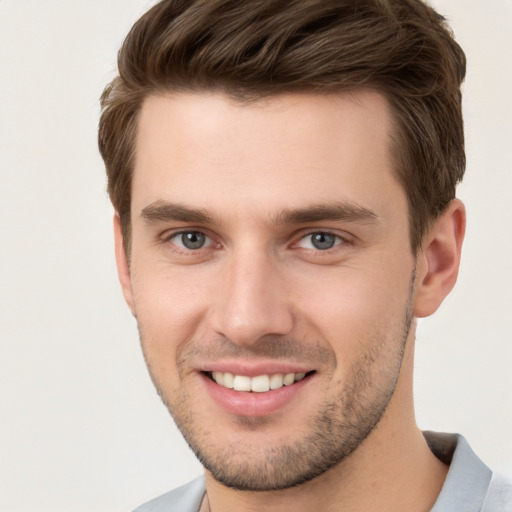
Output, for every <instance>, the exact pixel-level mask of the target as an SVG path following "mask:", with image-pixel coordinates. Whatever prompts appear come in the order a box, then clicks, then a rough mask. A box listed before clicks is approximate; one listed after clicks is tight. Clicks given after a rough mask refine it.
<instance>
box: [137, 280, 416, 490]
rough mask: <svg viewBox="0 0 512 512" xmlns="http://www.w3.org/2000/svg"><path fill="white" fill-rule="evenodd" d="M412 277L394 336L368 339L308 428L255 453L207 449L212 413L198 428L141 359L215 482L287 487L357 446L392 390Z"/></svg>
mask: <svg viewBox="0 0 512 512" xmlns="http://www.w3.org/2000/svg"><path fill="white" fill-rule="evenodd" d="M414 279H415V273H413V276H412V279H411V285H410V290H409V295H408V298H407V303H406V305H405V308H404V313H403V316H402V321H401V322H399V325H397V326H396V329H395V331H396V332H395V333H394V335H393V336H390V335H389V332H388V333H380V334H375V335H374V336H373V338H372V339H371V340H365V346H366V347H367V348H366V350H365V351H364V352H363V353H362V354H361V356H360V357H359V358H358V360H357V361H355V362H354V364H353V365H352V367H351V369H350V372H349V376H348V378H347V379H346V383H347V384H346V385H345V386H344V388H343V389H342V390H341V391H340V393H339V394H338V396H336V397H334V398H333V399H331V400H324V401H323V402H320V403H319V406H318V409H317V412H316V414H315V415H314V416H313V417H312V419H311V421H310V426H309V428H308V430H309V433H308V434H305V435H303V436H302V438H301V439H299V440H296V441H294V442H292V443H289V444H286V445H279V446H261V445H260V446H258V447H257V449H255V450H254V453H250V452H249V451H245V447H244V452H243V453H240V452H239V451H238V450H237V446H236V445H229V446H225V447H224V448H223V449H222V450H220V449H218V448H215V447H214V448H212V445H214V443H212V442H211V440H212V439H213V438H214V436H215V425H214V424H215V418H212V421H211V425H210V427H209V429H205V428H204V427H201V426H200V425H198V424H197V421H195V418H194V414H193V412H192V410H191V409H192V408H191V407H190V403H192V402H191V400H192V398H191V397H189V396H188V394H187V393H186V392H183V393H181V394H180V396H179V397H178V398H176V397H172V398H174V399H173V400H170V399H169V398H170V397H169V396H167V395H168V394H167V393H166V392H165V390H164V389H162V388H161V386H159V385H158V381H157V379H156V378H155V376H154V375H153V374H152V372H151V365H150V364H149V361H148V360H147V358H146V362H147V363H148V368H149V370H150V373H151V374H152V378H153V382H154V383H155V386H156V388H157V391H158V393H159V395H160V397H161V398H162V401H163V402H164V404H165V405H166V407H167V408H168V410H169V412H170V413H171V415H172V417H173V418H174V421H175V422H176V425H177V426H178V428H179V429H180V431H181V433H182V435H183V437H184V438H185V440H186V442H187V443H188V445H189V446H190V448H191V449H192V451H193V452H194V453H195V455H196V457H197V458H198V459H199V461H200V462H201V464H202V465H203V466H204V467H205V468H206V469H207V470H208V471H209V472H210V473H211V474H212V475H213V477H214V478H215V479H216V480H217V481H218V482H220V483H221V484H223V485H225V486H226V487H230V488H233V489H237V490H240V491H277V490H284V489H288V488H291V487H294V486H297V485H300V484H303V483H305V482H308V481H310V480H313V479H314V478H316V477H318V476H320V475H322V474H324V473H325V472H327V471H328V470H330V469H331V468H333V467H335V466H337V465H339V464H340V463H341V462H343V461H344V460H345V459H346V458H347V457H348V456H349V455H350V454H352V453H353V452H354V451H355V450H356V449H357V448H358V447H359V446H360V445H361V443H362V442H363V441H364V440H365V439H366V438H367V437H368V436H369V434H370V433H371V432H372V431H373V430H374V429H375V427H376V426H377V425H378V423H379V421H380V420H381V418H382V416H383V414H384V412H385V411H386V408H387V406H388V404H389V402H390V400H391V398H392V396H393V394H394V392H395V388H396V385H397V382H398V378H399V375H400V370H401V366H402V361H403V356H404V353H405V347H406V344H407V340H408V337H409V332H410V329H411V325H412V321H413V314H412V303H413V295H414ZM141 334H142V333H141ZM386 334H387V336H386ZM276 343H278V341H276ZM239 423H240V425H241V426H244V427H245V428H247V431H248V432H251V433H252V432H254V431H258V429H259V428H263V427H264V426H265V423H266V419H265V418H247V419H244V418H240V421H239ZM244 424H245V425H244ZM261 444H264V443H261Z"/></svg>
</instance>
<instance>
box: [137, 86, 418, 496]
mask: <svg viewBox="0 0 512 512" xmlns="http://www.w3.org/2000/svg"><path fill="white" fill-rule="evenodd" d="M391 132H392V128H391V118H390V112H389V108H388V105H387V103H386V101H385V100H384V99H383V97H382V96H380V95H378V94H377V93H371V92H358V93H354V94H344V95H336V96H329V97H326V96H317V95H306V94H303V95H299V94H296V95H284V96H279V97H275V98H272V99H269V100H265V101H259V102H256V103H252V104H248V105H241V104H237V103H234V102H232V101H230V100H228V99H227V98H226V97H225V96H223V95H221V94H191V93H190V94H185V93H179V94H174V95H168V96H164V95H162V96H152V97H150V98H149V99H148V100H147V101H146V103H145V104H144V107H143V110H142V114H141V118H140V122H139V131H138V135H137V147H136V162H135V171H134V180H133V196H132V248H131V262H130V286H129V288H130V289H129V290H128V292H127V297H128V302H129V303H130V305H131V307H132V309H133V311H134V313H135V315H136V317H137V321H138V325H139V329H140V334H141V340H142V347H143V351H144V355H145V358H146V361H147V364H148V367H149V370H150V373H151V375H152V378H153V380H154V383H155V385H156V387H157V389H158V391H159V393H160V394H161V396H162V398H163V400H164V402H165V403H166V404H167V406H168V407H169V410H170V411H171V413H172V415H173V417H174V419H175V421H176V423H177V424H178V426H179V427H180V429H181V430H182V432H183V434H184V436H185V438H186V439H187V441H188V443H189V444H190V445H191V447H192V448H193V450H194V451H195V452H196V454H197V455H198V457H199V458H200V460H201V462H202V463H203V464H204V466H205V467H206V468H207V469H209V470H210V471H211V472H212V473H213V475H214V476H215V477H216V478H217V479H218V480H219V481H221V482H222V483H224V484H225V485H228V486H232V487H235V488H239V489H253V490H256V489H260V490H263V489H267V490H270V489H279V488H286V487H289V486H292V485H295V484H297V483H300V482H303V481H307V480H309V479H311V478H313V477H315V476H317V475H319V474H321V473H322V472H324V471H326V470H327V469H329V468H330V467H332V466H333V465H336V464H337V463H338V462H340V461H341V460H343V459H344V458H345V457H346V456H347V455H348V454H350V453H351V452H353V451H354V450H355V449H356V448H357V447H358V446H359V444H360V443H361V442H362V441H363V440H364V439H365V438H366V437H367V436H368V435H369V434H370V433H372V432H373V429H374V427H375V425H376V424H377V422H378V421H379V419H380V418H381V416H382V414H383V412H384V411H385V409H386V407H387V405H388V403H389V401H390V399H391V398H392V395H393V392H394V389H395V386H396V383H397V380H398V378H399V376H400V370H401V363H402V356H403V351H404V347H405V345H406V343H407V342H408V341H410V338H411V337H412V334H411V333H410V325H411V321H412V314H413V302H414V268H415V259H414V257H413V255H412V253H411V249H410V244H409V237H408V233H409V229H408V228H409V226H408V208H407V200H406V196H405V193H404V191H403V189H402V187H401V186H400V184H399V183H398V181H397V179H396V178H395V175H394V173H393V163H392V160H391V156H390V147H391V140H390V137H391ZM216 381H217V382H216ZM233 386H234V387H235V389H233ZM251 387H252V388H253V390H252V391H249V389H251ZM270 388H275V389H270ZM391 420H392V419H391Z"/></svg>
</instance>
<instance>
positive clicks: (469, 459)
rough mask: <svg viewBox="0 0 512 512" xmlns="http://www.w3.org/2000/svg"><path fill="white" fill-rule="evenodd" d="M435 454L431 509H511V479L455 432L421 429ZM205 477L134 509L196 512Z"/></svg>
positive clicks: (475, 511) (459, 511)
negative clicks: (440, 479)
mask: <svg viewBox="0 0 512 512" xmlns="http://www.w3.org/2000/svg"><path fill="white" fill-rule="evenodd" d="M424 435H425V439H426V441H427V443H428V445H429V447H430V449H431V450H432V452H433V453H434V454H435V455H436V457H437V458H438V459H440V460H442V461H443V462H445V463H446V464H449V465H450V469H449V471H448V475H447V477H446V480H445V482H444V485H443V488H442V489H441V493H440V494H439V496H438V498H437V501H436V502H435V504H434V506H433V508H432V510H431V512H512V483H511V482H508V481H506V480H505V479H503V478H500V477H498V476H496V475H495V474H493V472H492V471H491V470H490V469H489V468H488V467H487V466H486V465H485V464H484V463H483V462H482V461H481V460H480V459H479V458H478V457H477V456H476V455H475V454H474V452H473V450H472V449H471V448H470V446H469V444H468V442H467V441H466V440H465V439H464V437H462V436H461V435H458V434H439V433H435V432H424ZM204 493H205V481H204V477H199V478H196V479H195V480H193V481H192V482H190V483H188V484H186V485H184V486H183V487H179V488H178V489H175V490H174V491H171V492H169V493H167V494H164V495H163V496H160V497H158V498H155V499H154V500H152V501H149V502H147V503H145V504H144V505H141V506H140V507H139V508H137V509H136V510H135V511H134V512H198V510H199V507H200V506H201V502H202V500H203V496H204Z"/></svg>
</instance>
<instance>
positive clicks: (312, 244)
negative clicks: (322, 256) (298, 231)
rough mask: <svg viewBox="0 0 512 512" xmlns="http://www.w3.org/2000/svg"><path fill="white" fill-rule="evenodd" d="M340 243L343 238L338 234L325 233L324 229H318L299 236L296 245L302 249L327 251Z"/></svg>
mask: <svg viewBox="0 0 512 512" xmlns="http://www.w3.org/2000/svg"><path fill="white" fill-rule="evenodd" d="M342 243H343V240H342V239H341V238H340V237H339V236H336V235H333V234H332V233H326V232H325V231H318V232H316V233H310V234H309V235H307V236H305V237H303V238H301V240H300V241H299V243H298V245H299V247H302V248H303V249H316V250H317V251H327V250H329V249H332V248H333V247H334V246H336V245H340V244H342Z"/></svg>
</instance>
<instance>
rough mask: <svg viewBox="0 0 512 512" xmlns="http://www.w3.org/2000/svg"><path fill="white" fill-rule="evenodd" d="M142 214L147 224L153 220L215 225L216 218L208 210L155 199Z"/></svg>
mask: <svg viewBox="0 0 512 512" xmlns="http://www.w3.org/2000/svg"><path fill="white" fill-rule="evenodd" d="M140 216H141V217H142V218H143V219H144V221H145V222H146V223H147V224H152V223H153V222H168V221H180V222H196V223H198V224H206V225H213V224H216V223H217V222H216V219H215V218H214V217H213V216H212V215H210V214H209V213H208V212H207V211H206V210H203V209H195V208H189V207H188V206H185V205H182V204H179V203H170V202H167V201H161V200H160V201H155V202H154V203H151V204H150V205H148V206H146V207H145V208H143V209H142V211H141V214H140Z"/></svg>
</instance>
